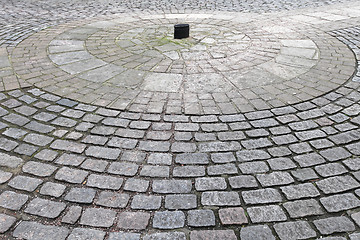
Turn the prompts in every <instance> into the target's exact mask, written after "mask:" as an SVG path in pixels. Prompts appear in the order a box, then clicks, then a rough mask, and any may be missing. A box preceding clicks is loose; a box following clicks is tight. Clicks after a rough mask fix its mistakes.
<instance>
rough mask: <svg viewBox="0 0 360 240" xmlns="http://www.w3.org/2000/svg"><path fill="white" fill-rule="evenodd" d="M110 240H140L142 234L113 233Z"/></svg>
mask: <svg viewBox="0 0 360 240" xmlns="http://www.w3.org/2000/svg"><path fill="white" fill-rule="evenodd" d="M108 240H140V233H128V232H112V233H110V234H109V238H108Z"/></svg>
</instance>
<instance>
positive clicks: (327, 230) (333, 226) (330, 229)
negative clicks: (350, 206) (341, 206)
mask: <svg viewBox="0 0 360 240" xmlns="http://www.w3.org/2000/svg"><path fill="white" fill-rule="evenodd" d="M314 224H315V226H316V228H317V229H318V230H319V231H320V233H321V234H326V235H329V234H332V233H341V232H351V231H354V230H355V225H354V224H353V223H352V222H351V220H350V219H348V218H347V217H345V216H341V217H329V218H324V219H319V220H315V221H314Z"/></svg>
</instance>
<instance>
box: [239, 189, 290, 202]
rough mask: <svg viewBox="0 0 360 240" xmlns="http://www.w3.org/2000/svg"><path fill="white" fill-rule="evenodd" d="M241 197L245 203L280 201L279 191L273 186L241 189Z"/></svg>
mask: <svg viewBox="0 0 360 240" xmlns="http://www.w3.org/2000/svg"><path fill="white" fill-rule="evenodd" d="M241 194H242V197H243V199H244V202H245V203H246V204H263V203H276V202H282V200H283V199H282V196H281V194H280V192H279V191H278V190H276V189H274V188H264V189H258V190H250V191H243V192H242V193H241Z"/></svg>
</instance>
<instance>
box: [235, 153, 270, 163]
mask: <svg viewBox="0 0 360 240" xmlns="http://www.w3.org/2000/svg"><path fill="white" fill-rule="evenodd" d="M236 157H237V159H238V161H239V162H249V161H253V160H264V159H269V158H270V155H269V154H268V153H267V152H265V151H264V150H241V151H238V152H236Z"/></svg>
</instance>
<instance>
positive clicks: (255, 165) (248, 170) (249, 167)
mask: <svg viewBox="0 0 360 240" xmlns="http://www.w3.org/2000/svg"><path fill="white" fill-rule="evenodd" d="M239 168H240V171H241V172H242V173H243V174H252V173H266V172H268V171H269V167H268V165H267V164H266V163H265V162H263V161H253V162H245V163H240V164H239Z"/></svg>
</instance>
